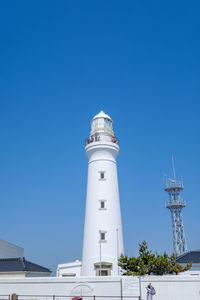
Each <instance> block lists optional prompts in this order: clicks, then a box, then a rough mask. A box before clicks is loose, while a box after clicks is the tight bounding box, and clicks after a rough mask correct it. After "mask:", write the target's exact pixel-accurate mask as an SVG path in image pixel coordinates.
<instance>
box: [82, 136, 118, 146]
mask: <svg viewBox="0 0 200 300" xmlns="http://www.w3.org/2000/svg"><path fill="white" fill-rule="evenodd" d="M105 141H108V142H112V143H114V144H117V145H119V140H118V139H117V138H116V137H115V136H105V135H91V136H90V137H89V138H87V139H86V140H85V145H86V146H87V145H89V144H91V143H94V142H105Z"/></svg>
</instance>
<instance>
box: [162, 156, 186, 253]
mask: <svg viewBox="0 0 200 300" xmlns="http://www.w3.org/2000/svg"><path fill="white" fill-rule="evenodd" d="M172 168H173V177H174V178H173V179H170V178H167V177H166V183H165V191H166V192H167V193H168V194H169V200H168V202H167V204H166V208H168V209H169V210H170V212H171V216H172V226H173V248H174V253H175V254H177V255H181V254H183V253H185V252H187V245H186V238H185V232H184V226H183V214H182V209H183V208H184V207H185V201H184V200H183V199H181V197H180V192H181V191H182V190H183V181H182V180H177V179H176V174H175V168H174V160H173V157H172Z"/></svg>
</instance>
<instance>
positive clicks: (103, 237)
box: [99, 231, 106, 242]
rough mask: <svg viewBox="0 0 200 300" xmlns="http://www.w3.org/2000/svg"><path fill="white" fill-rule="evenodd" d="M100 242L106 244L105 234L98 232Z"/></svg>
mask: <svg viewBox="0 0 200 300" xmlns="http://www.w3.org/2000/svg"><path fill="white" fill-rule="evenodd" d="M99 233H100V242H106V232H105V231H100V232H99Z"/></svg>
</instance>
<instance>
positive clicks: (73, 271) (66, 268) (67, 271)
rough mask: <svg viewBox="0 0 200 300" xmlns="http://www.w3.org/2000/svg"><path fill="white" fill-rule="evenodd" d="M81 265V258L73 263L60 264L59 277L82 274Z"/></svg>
mask: <svg viewBox="0 0 200 300" xmlns="http://www.w3.org/2000/svg"><path fill="white" fill-rule="evenodd" d="M81 266H82V263H81V261H80V260H76V261H75V262H71V263H64V264H59V265H58V268H57V272H56V273H57V277H66V276H76V277H78V276H80V275H81Z"/></svg>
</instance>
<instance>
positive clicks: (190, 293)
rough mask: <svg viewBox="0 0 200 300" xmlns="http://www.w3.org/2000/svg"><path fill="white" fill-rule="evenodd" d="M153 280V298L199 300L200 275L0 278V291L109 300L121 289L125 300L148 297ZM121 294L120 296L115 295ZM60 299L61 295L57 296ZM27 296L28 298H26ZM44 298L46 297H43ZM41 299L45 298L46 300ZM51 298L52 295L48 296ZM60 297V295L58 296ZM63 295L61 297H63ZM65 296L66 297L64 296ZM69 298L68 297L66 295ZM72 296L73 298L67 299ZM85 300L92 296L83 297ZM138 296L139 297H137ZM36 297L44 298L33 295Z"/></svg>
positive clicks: (159, 299)
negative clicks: (147, 293)
mask: <svg viewBox="0 0 200 300" xmlns="http://www.w3.org/2000/svg"><path fill="white" fill-rule="evenodd" d="M149 282H151V283H152V285H153V286H154V287H155V289H156V295H155V296H154V297H153V300H199V299H200V276H192V275H185V276H184V275H178V276H176V275H170V276H146V277H143V278H140V281H139V278H138V277H128V276H122V277H71V278H56V277H50V278H15V279H9V278H8V279H3V278H0V294H1V295H8V294H12V293H16V294H18V295H49V296H50V295H51V296H52V295H58V296H59V295H66V296H80V295H83V296H84V295H87V296H94V295H95V296H104V297H101V298H96V299H97V300H106V296H113V298H110V300H119V299H120V296H121V288H122V293H123V300H128V298H126V297H127V296H129V297H131V296H132V297H131V298H129V300H130V299H131V300H134V299H137V298H133V296H134V295H135V296H139V294H140V291H141V300H146V289H145V287H146V286H147V285H148V283H149ZM116 296H118V297H119V298H118V299H117V298H114V297H116ZM57 298H58V297H57ZM27 299H28V298H26V300H27ZM43 299H44V298H43ZM43 299H42V300H43ZM49 299H50V298H49ZM58 299H59V298H58ZM61 299H62V298H60V299H59V300H61ZM63 299H64V298H63ZM65 299H66V298H65ZM69 299H71V298H70V297H69V298H68V299H66V300H69ZM83 299H84V300H91V298H90V299H89V298H87V297H83ZM138 299H139V298H138ZM34 300H41V298H37V297H34Z"/></svg>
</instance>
